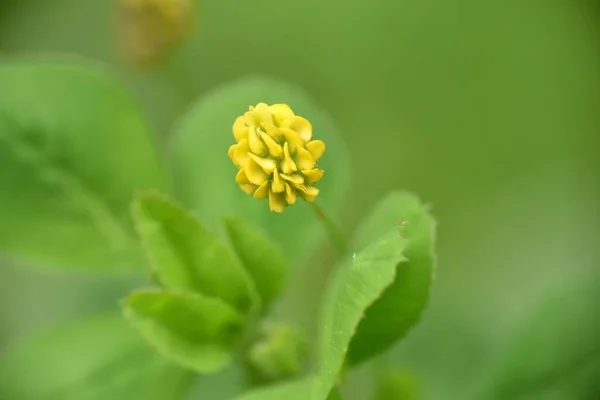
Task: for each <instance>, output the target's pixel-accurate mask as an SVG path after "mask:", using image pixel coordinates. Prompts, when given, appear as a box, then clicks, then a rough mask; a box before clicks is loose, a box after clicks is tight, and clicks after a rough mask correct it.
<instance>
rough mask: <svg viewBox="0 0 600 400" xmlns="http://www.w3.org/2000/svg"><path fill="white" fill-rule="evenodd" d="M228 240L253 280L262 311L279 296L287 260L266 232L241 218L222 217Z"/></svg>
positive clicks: (283, 281)
mask: <svg viewBox="0 0 600 400" xmlns="http://www.w3.org/2000/svg"><path fill="white" fill-rule="evenodd" d="M225 229H226V231H227V236H228V238H229V242H230V243H231V245H232V247H233V249H234V251H235V252H236V254H237V255H238V257H239V258H240V260H241V261H242V263H243V264H244V267H245V268H246V271H247V272H248V274H249V275H250V276H251V277H252V279H253V280H254V285H255V286H256V290H257V291H258V294H259V295H260V297H261V300H262V301H261V304H262V307H263V310H265V311H266V310H268V308H269V306H270V305H271V304H272V303H273V302H274V301H275V300H277V299H278V298H279V296H280V295H281V292H282V291H283V287H284V284H285V276H286V272H287V271H286V266H287V265H286V261H285V258H284V257H283V254H282V253H281V250H280V249H279V248H278V246H277V245H276V244H275V243H273V242H272V241H271V239H269V237H268V236H267V234H266V232H264V231H263V230H262V229H260V228H258V227H254V226H253V225H252V224H250V223H248V222H246V221H245V220H243V219H241V218H235V217H228V218H225Z"/></svg>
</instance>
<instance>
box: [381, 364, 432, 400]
mask: <svg viewBox="0 0 600 400" xmlns="http://www.w3.org/2000/svg"><path fill="white" fill-rule="evenodd" d="M381 372H382V373H381V375H380V376H378V382H377V390H376V394H375V400H417V399H419V398H421V396H420V391H419V385H418V382H417V380H416V378H415V376H414V375H413V374H411V373H410V372H408V371H405V370H402V369H399V368H395V367H392V368H389V369H387V370H384V371H381Z"/></svg>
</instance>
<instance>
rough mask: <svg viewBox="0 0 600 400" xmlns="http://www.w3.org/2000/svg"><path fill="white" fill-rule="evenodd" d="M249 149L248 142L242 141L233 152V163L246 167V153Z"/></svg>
mask: <svg viewBox="0 0 600 400" xmlns="http://www.w3.org/2000/svg"><path fill="white" fill-rule="evenodd" d="M249 151H250V148H249V147H248V140H246V139H242V140H240V142H239V143H238V144H237V146H236V147H235V151H234V152H233V162H234V163H235V164H236V165H237V166H238V167H242V166H244V165H246V162H247V161H248V152H249Z"/></svg>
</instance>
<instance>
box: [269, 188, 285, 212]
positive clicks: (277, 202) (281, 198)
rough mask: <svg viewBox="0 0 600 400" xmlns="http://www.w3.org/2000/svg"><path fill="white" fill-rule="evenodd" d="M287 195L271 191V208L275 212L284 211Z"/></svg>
mask: <svg viewBox="0 0 600 400" xmlns="http://www.w3.org/2000/svg"><path fill="white" fill-rule="evenodd" d="M286 204H287V203H286V202H285V195H284V194H283V193H273V192H269V209H270V210H271V211H273V212H277V213H282V212H283V210H285V205H286Z"/></svg>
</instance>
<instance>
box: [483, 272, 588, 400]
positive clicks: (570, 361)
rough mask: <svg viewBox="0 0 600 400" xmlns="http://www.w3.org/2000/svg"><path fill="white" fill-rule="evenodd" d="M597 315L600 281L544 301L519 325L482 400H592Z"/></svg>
mask: <svg viewBox="0 0 600 400" xmlns="http://www.w3.org/2000/svg"><path fill="white" fill-rule="evenodd" d="M599 316H600V281H592V282H591V284H590V282H588V283H587V284H585V285H581V287H577V288H576V289H575V290H573V291H572V292H567V293H563V294H562V295H559V296H557V297H555V298H552V299H550V300H548V301H547V302H546V303H545V304H543V305H542V307H541V308H540V309H539V310H538V311H537V312H535V313H534V314H533V315H532V316H531V319H530V320H529V322H527V324H526V326H524V327H523V331H522V332H521V333H520V335H521V336H520V337H518V338H517V339H516V343H515V345H514V347H513V349H512V350H511V351H510V352H509V354H508V355H507V358H506V360H505V361H504V363H503V365H502V366H501V368H500V369H499V371H498V375H497V377H496V379H495V380H494V382H493V383H492V384H491V385H490V388H489V389H488V390H489V392H488V393H489V395H487V396H486V398H489V399H494V400H504V399H506V400H508V399H510V400H513V399H514V400H525V399H527V400H529V399H536V400H537V399H538V398H539V399H544V400H545V399H561V398H569V399H573V400H588V399H591V398H592V397H587V396H589V395H591V394H592V392H593V391H595V390H597V389H598V388H599V387H600V386H599V385H598V383H597V382H598V380H599V379H600V317H599ZM597 394H598V392H596V395H597ZM561 396H563V397H561ZM564 396H567V397H564Z"/></svg>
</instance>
